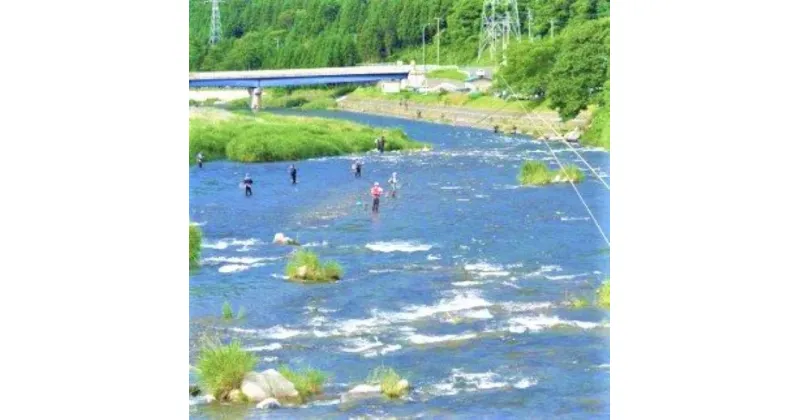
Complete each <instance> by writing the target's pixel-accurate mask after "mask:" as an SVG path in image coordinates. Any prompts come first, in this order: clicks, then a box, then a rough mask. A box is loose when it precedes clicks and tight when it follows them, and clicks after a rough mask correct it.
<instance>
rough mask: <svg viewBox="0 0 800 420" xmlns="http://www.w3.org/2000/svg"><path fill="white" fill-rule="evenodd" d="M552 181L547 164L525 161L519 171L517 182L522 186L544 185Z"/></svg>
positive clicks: (551, 174)
mask: <svg viewBox="0 0 800 420" xmlns="http://www.w3.org/2000/svg"><path fill="white" fill-rule="evenodd" d="M552 179H553V173H552V171H550V168H548V167H547V164H546V163H544V162H541V161H531V160H529V161H526V162H525V163H524V164H523V165H522V169H520V174H519V181H520V182H521V183H522V184H523V185H546V184H549V183H550V182H551V181H552Z"/></svg>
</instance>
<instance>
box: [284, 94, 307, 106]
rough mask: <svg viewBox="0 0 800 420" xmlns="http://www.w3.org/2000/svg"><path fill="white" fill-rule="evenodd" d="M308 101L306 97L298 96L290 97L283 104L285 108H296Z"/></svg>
mask: <svg viewBox="0 0 800 420" xmlns="http://www.w3.org/2000/svg"><path fill="white" fill-rule="evenodd" d="M306 103H308V99H306V98H303V97H300V98H291V99H289V100H287V101H286V104H285V105H284V106H285V107H286V108H298V107H301V106H303V105H304V104H306Z"/></svg>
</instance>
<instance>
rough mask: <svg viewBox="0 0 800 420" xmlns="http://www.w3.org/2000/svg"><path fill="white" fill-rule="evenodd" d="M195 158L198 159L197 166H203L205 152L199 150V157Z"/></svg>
mask: <svg viewBox="0 0 800 420" xmlns="http://www.w3.org/2000/svg"><path fill="white" fill-rule="evenodd" d="M195 159H196V160H197V166H199V167H201V168H202V167H203V152H197V157H196V158H195Z"/></svg>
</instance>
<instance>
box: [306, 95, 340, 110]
mask: <svg viewBox="0 0 800 420" xmlns="http://www.w3.org/2000/svg"><path fill="white" fill-rule="evenodd" d="M300 108H302V109H332V108H336V100H335V99H333V98H331V97H323V98H314V99H312V100H310V101H308V102H307V103H305V104H303V105H302V106H301V107H300Z"/></svg>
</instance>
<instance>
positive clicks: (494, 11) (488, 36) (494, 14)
mask: <svg viewBox="0 0 800 420" xmlns="http://www.w3.org/2000/svg"><path fill="white" fill-rule="evenodd" d="M511 35H513V36H514V37H515V38H516V39H517V41H519V38H520V25H519V9H518V8H517V0H483V10H482V11H481V39H480V44H479V46H478V58H479V59H480V58H481V56H482V55H483V54H484V52H485V51H486V50H487V49H488V50H489V54H490V56H491V57H492V59H494V57H495V54H496V53H497V50H498V47H500V48H501V49H502V50H505V49H506V48H507V47H508V43H509V41H510V39H511V38H510V37H511Z"/></svg>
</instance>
